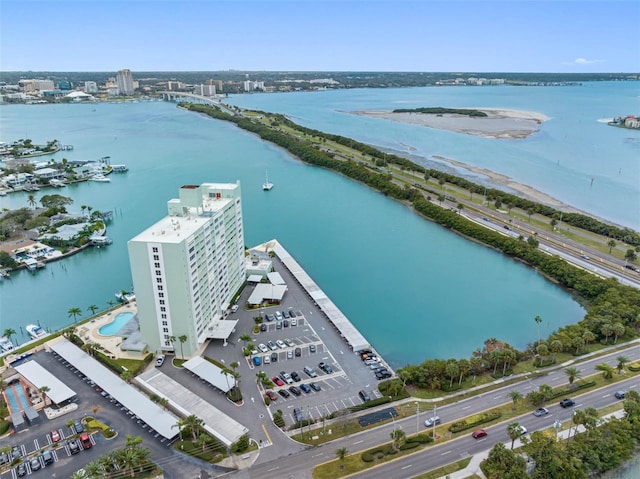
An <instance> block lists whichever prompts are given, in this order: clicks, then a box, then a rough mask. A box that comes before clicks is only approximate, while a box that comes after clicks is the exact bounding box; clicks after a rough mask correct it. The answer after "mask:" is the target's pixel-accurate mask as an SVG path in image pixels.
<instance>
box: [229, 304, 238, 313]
mask: <svg viewBox="0 0 640 479" xmlns="http://www.w3.org/2000/svg"><path fill="white" fill-rule="evenodd" d="M236 311H238V305H237V304H234V305H233V306H231V312H232V313H235V312H236Z"/></svg>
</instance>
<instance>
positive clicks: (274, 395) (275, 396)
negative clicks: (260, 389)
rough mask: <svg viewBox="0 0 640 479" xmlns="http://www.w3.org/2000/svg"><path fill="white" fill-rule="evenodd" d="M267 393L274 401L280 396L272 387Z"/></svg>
mask: <svg viewBox="0 0 640 479" xmlns="http://www.w3.org/2000/svg"><path fill="white" fill-rule="evenodd" d="M265 394H266V395H267V397H268V398H269V399H270V400H272V401H275V400H276V399H278V396H277V395H276V393H274V392H273V391H272V390H271V389H268V390H267V392H266V393H265Z"/></svg>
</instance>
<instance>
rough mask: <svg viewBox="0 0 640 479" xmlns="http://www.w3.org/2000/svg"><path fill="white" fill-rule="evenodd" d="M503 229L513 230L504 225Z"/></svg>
mask: <svg viewBox="0 0 640 479" xmlns="http://www.w3.org/2000/svg"><path fill="white" fill-rule="evenodd" d="M503 228H504V229H506V230H510V229H511V228H509V227H508V226H507V225H504V226H503Z"/></svg>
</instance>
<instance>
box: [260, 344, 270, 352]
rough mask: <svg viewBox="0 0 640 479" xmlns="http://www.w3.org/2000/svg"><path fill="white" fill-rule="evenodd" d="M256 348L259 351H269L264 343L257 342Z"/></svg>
mask: <svg viewBox="0 0 640 479" xmlns="http://www.w3.org/2000/svg"><path fill="white" fill-rule="evenodd" d="M258 349H259V350H260V351H262V352H263V353H266V352H267V351H269V348H267V347H266V346H265V345H264V344H262V343H260V344H258Z"/></svg>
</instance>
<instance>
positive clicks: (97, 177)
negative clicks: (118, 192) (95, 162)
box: [91, 173, 111, 183]
mask: <svg viewBox="0 0 640 479" xmlns="http://www.w3.org/2000/svg"><path fill="white" fill-rule="evenodd" d="M91 181H98V182H101V183H108V182H109V181H111V179H110V178H107V177H106V176H104V175H103V174H100V173H98V174H96V175H93V176H92V177H91Z"/></svg>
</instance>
